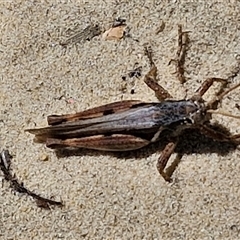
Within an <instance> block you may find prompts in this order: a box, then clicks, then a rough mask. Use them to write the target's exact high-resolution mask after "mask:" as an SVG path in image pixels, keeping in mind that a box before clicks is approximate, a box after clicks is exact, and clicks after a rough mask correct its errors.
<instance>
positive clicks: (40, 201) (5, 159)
mask: <svg viewBox="0 0 240 240" xmlns="http://www.w3.org/2000/svg"><path fill="white" fill-rule="evenodd" d="M11 159H12V156H11V155H10V154H9V151H8V150H3V151H2V152H1V153H0V168H1V170H2V172H3V174H4V178H5V180H6V181H8V182H10V187H11V188H12V189H14V190H15V191H16V192H19V193H24V194H27V195H29V196H31V197H33V198H34V199H35V200H36V203H37V206H39V207H42V208H46V209H50V205H55V206H60V207H62V206H63V203H62V202H58V201H54V200H51V199H48V198H44V197H41V196H40V195H38V194H36V193H34V192H32V191H30V190H28V189H27V188H25V187H24V185H23V183H22V182H19V180H18V179H17V177H16V175H15V174H12V171H11V168H10V166H11Z"/></svg>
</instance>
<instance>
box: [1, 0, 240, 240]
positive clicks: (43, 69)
mask: <svg viewBox="0 0 240 240" xmlns="http://www.w3.org/2000/svg"><path fill="white" fill-rule="evenodd" d="M96 3H97V4H96ZM0 12H1V14H0V18H1V21H0V27H1V28H0V29H1V36H0V39H1V41H0V59H1V61H0V65H1V73H0V74H1V81H0V84H1V85H0V86H1V88H0V99H1V106H0V110H1V115H0V120H1V121H0V128H1V135H0V140H1V149H8V150H9V151H10V153H11V154H12V155H13V159H12V169H13V172H14V173H15V174H16V175H17V176H18V178H19V179H20V180H21V181H23V182H24V184H25V186H26V187H27V188H29V189H31V190H32V191H34V192H36V193H39V194H41V195H42V196H45V197H50V198H51V197H52V198H53V199H55V200H62V201H63V203H64V207H63V208H58V207H53V208H51V210H45V209H41V208H39V207H37V206H36V204H35V201H34V200H33V199H32V198H31V197H27V196H25V195H22V194H19V193H15V192H14V191H12V190H10V188H9V183H7V182H6V181H3V185H2V187H1V191H0V208H1V210H0V229H1V231H0V238H1V239H17V240H20V239H239V238H240V217H239V216H240V207H239V206H240V204H239V198H240V190H239V182H240V175H239V170H240V161H239V156H240V151H239V149H236V148H234V147H232V146H230V145H229V144H223V143H215V142H213V141H211V140H209V139H207V138H204V137H203V136H200V137H199V135H195V137H194V136H193V137H191V138H190V139H188V137H185V138H184V143H182V147H180V148H179V149H180V150H179V151H181V152H183V153H184V155H183V158H182V161H181V162H180V164H179V166H178V167H177V169H176V171H175V172H174V173H173V176H172V178H173V182H172V183H170V184H169V183H166V182H165V181H164V180H163V179H162V178H161V177H160V175H159V174H158V172H157V169H156V166H155V165H156V162H157V159H158V156H159V154H160V150H161V148H160V149H158V148H156V147H154V146H149V147H148V148H144V149H142V150H139V151H137V152H130V153H126V154H112V153H102V152H97V151H87V150H82V151H79V152H78V154H77V155H76V154H75V155H74V154H71V155H69V156H59V154H57V153H56V152H55V151H53V150H51V149H48V148H46V147H45V146H44V145H41V144H36V143H34V142H33V136H32V135H30V134H29V133H26V132H24V129H27V128H33V127H44V126H46V125H47V121H46V117H47V115H50V114H64V113H74V112H77V111H82V110H85V109H87V108H90V107H95V106H98V105H101V104H105V103H110V102H114V101H119V100H127V99H140V100H142V101H153V102H154V101H157V98H156V97H155V95H154V93H153V92H152V91H151V90H150V89H149V88H148V87H147V86H146V85H145V84H144V82H143V76H144V74H146V73H147V72H148V70H149V62H148V60H147V58H146V56H145V55H144V45H145V44H149V45H151V47H152V49H153V53H154V57H153V58H154V61H155V63H156V65H157V67H158V73H159V74H158V76H159V82H160V83H161V85H162V86H164V87H165V88H166V89H168V91H169V92H170V93H171V94H172V95H173V96H174V99H183V98H184V97H185V95H186V93H187V95H188V96H191V95H192V94H193V92H194V91H195V90H196V89H197V88H198V87H199V86H200V85H201V83H202V82H203V81H204V80H205V79H206V78H208V77H221V78H228V77H229V76H231V75H232V73H233V72H234V71H235V70H236V68H237V67H238V66H239V59H240V44H239V43H240V27H239V26H240V18H239V12H240V2H239V1H234V0H230V1H214V0H210V1H205V2H204V1H202V2H200V1H150V0H147V1H142V0H138V1H135V0H134V1H102V0H99V1H97V2H95V1H52V0H49V1H1V3H0ZM118 17H121V18H124V19H126V23H127V26H128V28H129V35H130V37H126V38H124V39H122V40H120V41H104V40H102V39H101V36H96V37H94V38H92V39H91V40H90V41H88V40H86V37H83V38H81V39H79V41H78V42H73V43H69V44H67V45H66V46H62V45H61V44H60V43H63V42H64V41H66V39H68V36H71V35H72V34H75V33H78V32H81V31H82V30H83V29H85V28H86V27H87V26H89V25H91V26H92V25H93V26H94V25H95V24H98V25H99V27H100V29H101V31H103V29H108V28H109V27H110V26H111V23H112V22H113V21H114V19H115V18H118ZM163 22H164V24H165V27H164V29H163V30H162V31H160V32H159V33H156V32H158V29H159V27H161V26H162V24H163ZM178 24H182V26H183V29H184V30H185V31H189V33H188V34H189V39H190V42H189V45H188V51H187V55H186V62H185V77H186V79H187V82H186V83H185V84H183V85H181V84H180V82H179V81H178V80H177V77H176V74H175V73H174V71H175V66H174V64H172V65H168V63H169V61H170V60H171V59H172V58H175V56H176V51H177V38H178V35H177V25H178ZM136 63H137V64H136ZM136 65H137V66H142V77H141V78H139V79H137V78H135V79H129V78H127V79H126V80H123V79H122V76H125V75H127V74H128V72H129V71H130V70H132V69H133V68H134V67H135V66H136ZM231 81H232V83H230V85H233V84H234V83H239V81H240V76H239V75H237V76H236V77H235V78H233V79H231ZM133 85H134V86H133ZM218 86H219V85H218V84H216V85H214V87H213V88H211V90H209V92H208V93H207V94H206V99H208V100H209V99H211V97H212V96H213V94H214V92H215V91H216V90H217V89H218ZM132 88H134V94H131V89H132ZM186 90H187V91H186ZM239 102H240V94H239V89H238V90H236V91H235V92H232V93H230V94H229V95H228V96H227V97H226V98H225V99H224V100H223V102H222V104H221V105H220V108H221V109H222V110H224V111H226V112H230V113H233V114H235V115H237V114H238V115H240V111H239V109H238V108H237V105H236V104H239ZM214 121H218V122H219V123H220V124H221V125H223V126H225V127H227V129H229V131H231V132H232V133H240V129H239V120H237V119H232V118H227V117H221V116H218V115H216V116H215V117H214V120H213V122H214ZM160 145H161V144H160ZM176 151H178V150H176ZM46 156H47V157H46ZM174 156H175V154H174V155H173V158H174ZM44 159H45V160H46V161H43V160H44ZM0 177H1V179H3V174H2V173H1V174H0Z"/></svg>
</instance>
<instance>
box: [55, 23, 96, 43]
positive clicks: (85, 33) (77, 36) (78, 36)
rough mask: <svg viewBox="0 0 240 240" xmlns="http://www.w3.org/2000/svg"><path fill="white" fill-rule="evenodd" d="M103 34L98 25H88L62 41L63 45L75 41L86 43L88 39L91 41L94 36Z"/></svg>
mask: <svg viewBox="0 0 240 240" xmlns="http://www.w3.org/2000/svg"><path fill="white" fill-rule="evenodd" d="M100 34H101V30H100V27H99V26H98V25H88V26H87V27H86V28H84V29H83V30H81V31H79V30H77V31H76V32H75V33H74V34H72V36H71V37H69V38H68V39H67V40H66V41H64V42H62V43H60V44H61V45H62V46H66V45H68V44H75V43H84V42H86V41H91V40H92V38H94V37H96V36H98V35H100Z"/></svg>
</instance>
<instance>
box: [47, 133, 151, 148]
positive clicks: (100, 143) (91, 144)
mask: <svg viewBox="0 0 240 240" xmlns="http://www.w3.org/2000/svg"><path fill="white" fill-rule="evenodd" d="M149 143H150V141H148V140H146V139H143V138H139V137H136V136H133V135H125V134H112V135H109V136H105V135H96V136H89V137H81V138H69V139H65V140H62V139H56V138H48V139H47V141H46V146H47V147H49V148H53V149H56V148H63V147H64V148H67V147H73V148H86V149H94V150H101V151H130V150H135V149H139V148H142V147H144V146H147V145H148V144H149Z"/></svg>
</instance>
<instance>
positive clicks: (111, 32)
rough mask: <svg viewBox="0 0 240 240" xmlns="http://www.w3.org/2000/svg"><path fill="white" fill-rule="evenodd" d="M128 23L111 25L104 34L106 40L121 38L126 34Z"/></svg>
mask: <svg viewBox="0 0 240 240" xmlns="http://www.w3.org/2000/svg"><path fill="white" fill-rule="evenodd" d="M126 27H127V26H126V25H120V26H117V27H111V28H109V29H108V30H107V31H105V32H104V33H103V35H102V38H103V39H104V40H120V39H121V38H123V36H124V34H125V29H126Z"/></svg>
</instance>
